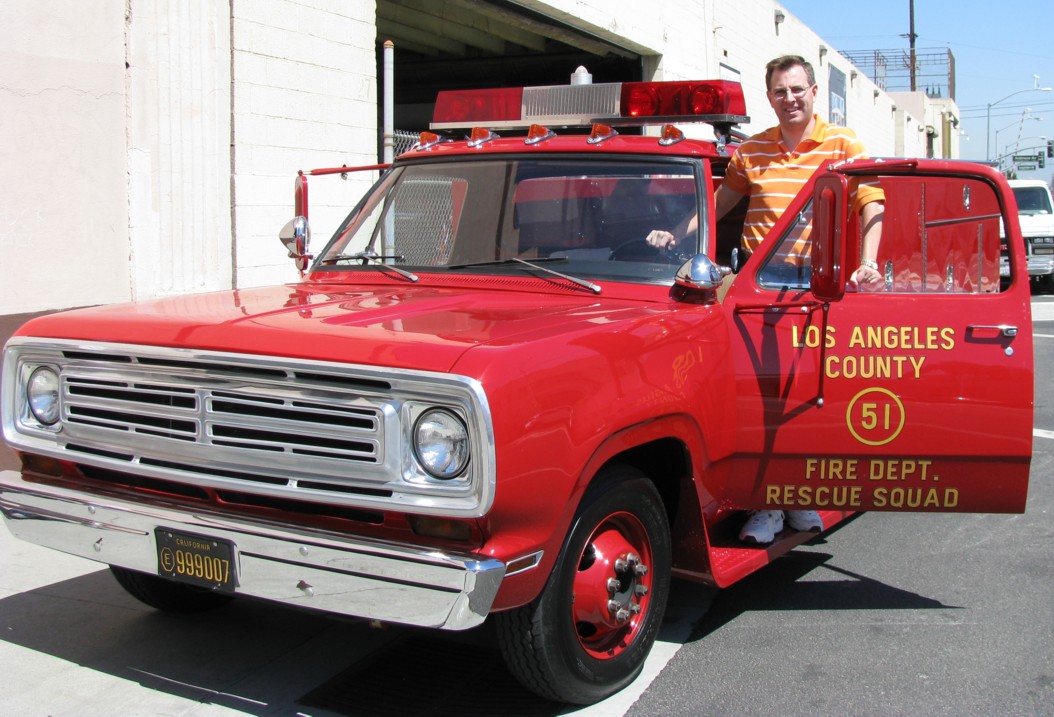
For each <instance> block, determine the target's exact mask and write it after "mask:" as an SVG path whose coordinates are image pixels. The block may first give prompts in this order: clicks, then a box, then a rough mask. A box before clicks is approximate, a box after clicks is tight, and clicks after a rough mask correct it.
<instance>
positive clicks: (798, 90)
mask: <svg viewBox="0 0 1054 717" xmlns="http://www.w3.org/2000/svg"><path fill="white" fill-rule="evenodd" d="M813 87H814V85H808V86H806V87H787V88H782V89H778V90H772V92H771V93H770V94H771V95H772V96H773V97H775V98H776V99H777V100H780V101H781V102H782V101H783V100H785V99H787V95H788V94H789V95H790V96H791V97H793V98H794V99H796V100H800V99H801V98H802V97H804V96H805V93H806V92H808V91H809V90H811V89H812V88H813Z"/></svg>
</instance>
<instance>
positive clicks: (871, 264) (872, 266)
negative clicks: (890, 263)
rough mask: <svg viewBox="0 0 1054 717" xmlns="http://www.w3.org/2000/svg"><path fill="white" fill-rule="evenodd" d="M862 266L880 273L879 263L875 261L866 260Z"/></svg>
mask: <svg viewBox="0 0 1054 717" xmlns="http://www.w3.org/2000/svg"><path fill="white" fill-rule="evenodd" d="M860 266H866V267H867V268H868V269H874V270H875V271H878V262H877V261H875V260H874V259H864V260H863V261H861V262H860Z"/></svg>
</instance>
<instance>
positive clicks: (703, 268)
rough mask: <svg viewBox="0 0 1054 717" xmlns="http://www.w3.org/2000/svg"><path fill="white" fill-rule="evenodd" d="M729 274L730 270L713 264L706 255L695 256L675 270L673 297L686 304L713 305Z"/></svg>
mask: <svg viewBox="0 0 1054 717" xmlns="http://www.w3.org/2000/svg"><path fill="white" fill-rule="evenodd" d="M731 273H732V270H731V269H730V268H728V267H727V266H719V265H718V264H715V263H714V262H713V260H711V259H710V257H708V256H707V255H706V254H696V255H695V256H693V257H692V258H691V259H689V260H688V261H686V262H685V263H684V264H682V265H681V268H680V269H678V270H677V274H676V276H674V278H673V297H674V298H675V299H676V300H677V301H684V302H688V303H699V304H711V303H714V302H715V301H717V300H718V290H719V289H721V287H722V285H723V284H724V281H725V277H726V276H728V275H729V274H731Z"/></svg>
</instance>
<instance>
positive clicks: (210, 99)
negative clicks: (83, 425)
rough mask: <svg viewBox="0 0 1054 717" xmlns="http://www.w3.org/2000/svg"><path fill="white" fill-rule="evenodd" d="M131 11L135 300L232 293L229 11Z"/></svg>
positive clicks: (194, 4)
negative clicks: (219, 291) (213, 291)
mask: <svg viewBox="0 0 1054 717" xmlns="http://www.w3.org/2000/svg"><path fill="white" fill-rule="evenodd" d="M129 7H130V8H131V13H130V17H129V22H128V32H127V38H126V39H127V45H128V49H127V56H128V72H127V81H128V85H127V105H128V117H127V132H128V140H127V141H128V148H127V155H128V166H127V181H128V195H129V209H130V213H131V216H130V225H129V229H130V235H131V252H130V262H131V286H130V289H131V294H132V298H134V299H146V298H151V297H155V296H166V295H174V294H186V293H190V292H197V291H206V290H210V289H221V288H229V287H230V285H231V276H232V257H231V192H230V137H231V125H230V77H231V75H230V10H229V8H228V7H227V6H226V5H225V4H220V3H216V2H214V0H134V1H133V2H130V3H129ZM86 300H89V301H90V300H91V298H90V297H86Z"/></svg>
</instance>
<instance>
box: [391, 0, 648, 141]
mask: <svg viewBox="0 0 1054 717" xmlns="http://www.w3.org/2000/svg"><path fill="white" fill-rule="evenodd" d="M385 40H391V41H392V42H393V43H395V52H394V69H395V80H394V85H395V90H394V95H395V97H394V114H395V127H396V130H397V131H398V132H399V133H404V132H405V133H407V134H409V135H413V136H416V134H417V133H418V132H420V131H421V130H424V129H427V128H428V123H429V121H430V120H431V118H432V108H433V106H434V104H435V97H436V93H437V92H439V91H440V90H445V89H459V88H461V89H463V88H473V87H476V88H482V87H518V86H525V87H526V86H537V85H561V84H568V83H569V82H570V79H571V73H572V72H574V71H575V69H576V68H577V67H579V66H584V67H585V68H586V69H588V70H589V72H590V73H591V74H592V75H593V82H597V83H600V82H629V81H638V80H640V79H642V74H643V63H642V57H641V55H639V54H638V53H635V52H633V51H631V50H628V49H626V48H624V47H620V46H618V45H615V44H613V43H611V42H609V41H606V40H603V39H600V38H598V37H596V36H594V35H590V34H588V33H584V32H582V31H580V30H577V29H575V28H573V27H571V26H569V25H567V24H563V23H560V22H559V21H557V20H554V19H552V18H548V17H545V16H544V15H541V14H539V13H535V12H532V11H530V10H527V9H525V8H523V7H520V6H519V5H516V4H515V3H512V2H503V1H501V0H491V1H490V2H484V1H483V0H378V2H377V78H378V95H379V96H378V127H381V126H382V125H383V122H382V118H381V117H380V111H381V108H382V107H383V104H384V103H383V97H382V96H380V95H381V94H382V93H383V79H382V78H383V51H382V46H383V44H384V41H385ZM379 145H380V143H379Z"/></svg>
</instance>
